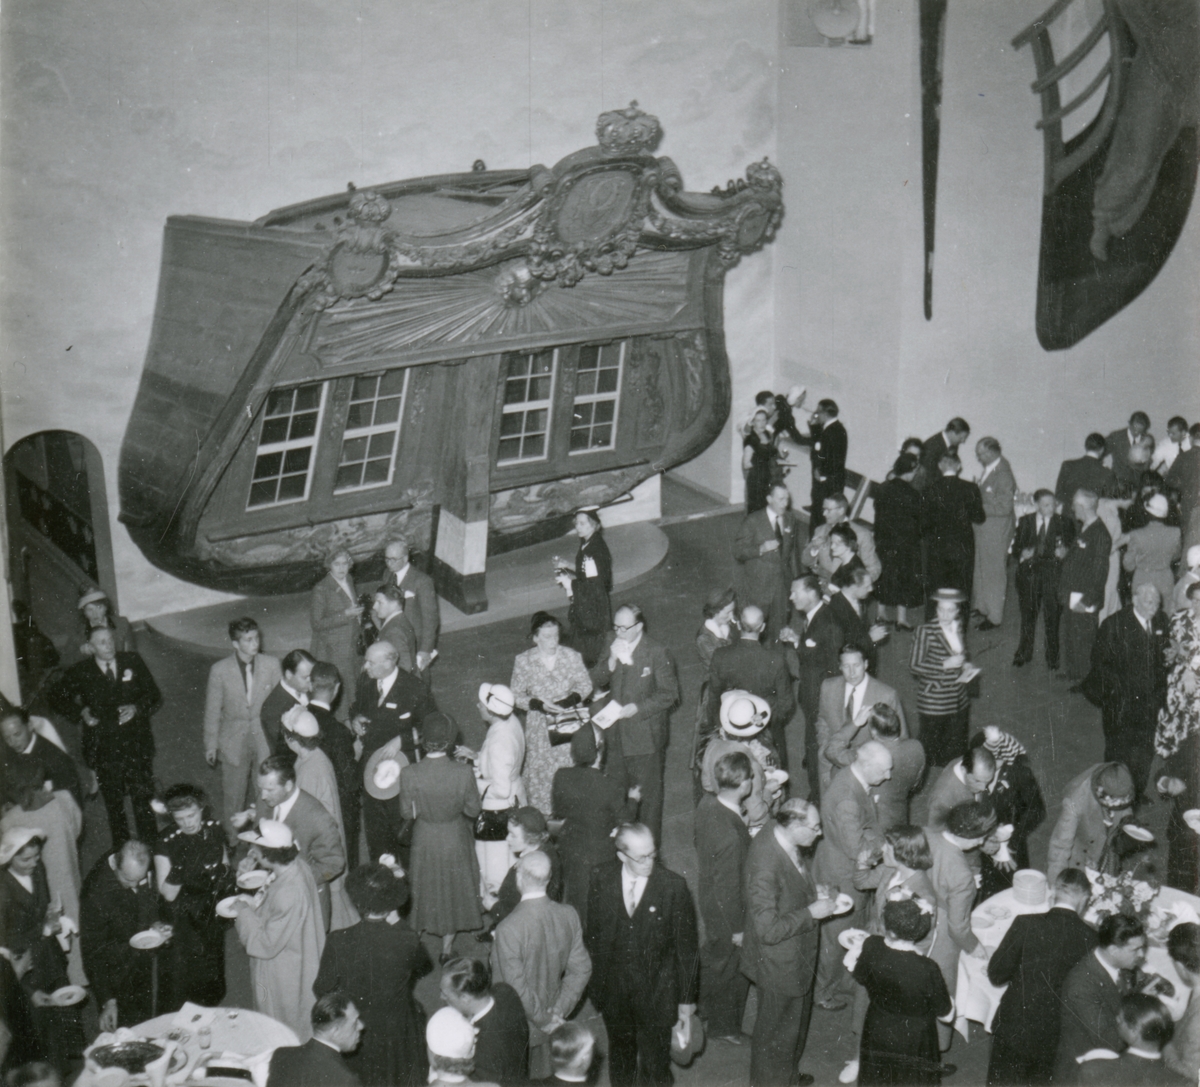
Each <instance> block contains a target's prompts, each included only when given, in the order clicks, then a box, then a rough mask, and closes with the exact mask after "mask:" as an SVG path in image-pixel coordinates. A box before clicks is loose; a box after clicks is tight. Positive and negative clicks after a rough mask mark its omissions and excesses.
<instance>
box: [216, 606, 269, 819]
mask: <svg viewBox="0 0 1200 1087" xmlns="http://www.w3.org/2000/svg"><path fill="white" fill-rule="evenodd" d="M229 640H230V641H231V642H232V643H233V656H231V657H225V658H224V659H223V660H219V661H217V663H216V664H214V665H213V666H212V668H211V669H209V673H208V691H207V693H206V695H205V698H204V757H205V758H206V759H207V760H208V765H209V766H216V764H217V760H218V759H220V762H221V793H222V815H223V816H224V823H225V829H226V831H231V830H232V829H233V823H232V817H233V815H234V813H235V812H239V811H241V810H242V809H244V808H245V807H246V803H247V801H248V799H249V798H250V796H251V792H250V791H251V789H252V788H253V787H254V778H255V775H256V773H257V770H258V764H259V763H260V762H262V761H263V759H265V758H266V757H267V756H268V755H269V754H271V751H270V749H269V748H268V746H267V738H266V735H265V734H264V732H263V729H262V719H261V718H262V707H263V703H264V702H265V701H266V698H267V695H268V694H270V693H271V691H273V690H274V689H275V686H276V685H277V684H278V683H279V681H280V679H281V678H282V675H283V673H282V670H281V669H280V667H279V661H277V660H276V659H275V658H274V657H272V656H270V655H269V654H267V653H262V652H260V649H261V646H262V635H261V634H260V633H259V629H258V624H257V623H256V622H255V621H254V620H253V619H250V618H248V617H246V618H242V619H235V620H233V622H232V623H230V624H229Z"/></svg>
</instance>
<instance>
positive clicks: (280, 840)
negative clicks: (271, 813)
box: [238, 819, 295, 849]
mask: <svg viewBox="0 0 1200 1087" xmlns="http://www.w3.org/2000/svg"><path fill="white" fill-rule="evenodd" d="M238 838H240V839H241V840H242V841H243V842H249V843H250V844H251V845H264V846H266V847H267V848H268V849H287V847H288V846H290V845H295V842H294V841H293V839H292V828H291V827H289V826H288V825H287V823H281V822H280V821H279V820H278V819H260V820H259V821H258V833H257V834H256V833H255V832H254V831H252V830H244V831H242V833H241V834H239V835H238Z"/></svg>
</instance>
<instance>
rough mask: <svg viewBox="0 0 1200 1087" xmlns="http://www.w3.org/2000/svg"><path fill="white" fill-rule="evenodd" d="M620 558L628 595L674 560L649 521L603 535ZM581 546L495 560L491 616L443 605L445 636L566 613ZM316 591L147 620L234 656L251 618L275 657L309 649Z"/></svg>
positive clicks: (616, 580)
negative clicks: (557, 576) (234, 641)
mask: <svg viewBox="0 0 1200 1087" xmlns="http://www.w3.org/2000/svg"><path fill="white" fill-rule="evenodd" d="M604 537H605V539H606V540H607V541H608V546H609V550H610V551H612V556H613V588H614V589H615V590H621V589H629V588H632V587H633V586H635V585H636V584H637V583H638V582H639V581H640V580H641V579H642V578H644V577H646V576H647V575H648V574H650V573H651V572H652V571H654V570H655V569H656V568H657V567H658V566H659V564H660V563H662V561H663V560H664V559H665V558H666V557H667V537H666V536H665V535H664V534H663V532H662V530H661V529H659V528H658V527H657V526H656V525H654V524H651V523H650V522H647V521H643V522H639V523H637V524H632V525H618V526H615V527H613V528H607V529H605V530H604ZM577 547H578V540H577V539H576V537H575V536H574V535H573V534H572V535H570V536H564V537H562V538H561V539H558V540H550V541H547V542H546V543H540V544H534V545H533V546H531V547H524V548H521V549H520V550H519V551H510V552H508V553H507V554H504V555H496V556H494V557H492V558H491V559H489V561H488V572H487V596H488V610H487V611H484V612H480V613H479V614H477V615H464V614H463V613H462V612H461V611H459V610H458V609H457V608H456V607H454V606H453V605H452V604H449V603H447V602H446V601H445V600H443V601H441V613H442V630H443V631H447V632H448V631H454V630H466V629H468V628H470V627H480V626H486V625H487V624H489V623H498V622H500V621H501V620H504V619H513V618H516V617H518V616H531V615H533V613H534V612H535V611H538V610H539V609H545V610H547V611H553V612H555V613H556V614H565V612H566V606H567V597H566V594H565V593H564V592H563V591H562V589H561V588H559V586H558V585H557V584H555V582H554V579H553V568H554V563H553V560H554V556H555V555H558V556H559V557H561V558H563V559H566V560H571V559H573V558H574V556H575V551H576V549H577ZM309 596H310V594H309V593H306V592H305V593H291V594H289V595H287V596H256V597H244V598H243V599H241V600H232V601H229V602H228V603H225V604H214V605H211V606H210V607H206V608H193V609H192V610H190V611H181V612H174V613H171V614H168V615H157V616H154V617H153V618H150V619H147V620H145V623H146V626H147V627H149V628H150V629H151V630H152V631H154V632H155V633H156V634H159V635H161V636H163V637H165V638H169V639H171V640H172V641H174V642H177V643H179V644H181V645H182V646H184V647H186V648H188V649H191V650H193V651H195V652H199V653H204V654H207V655H209V656H214V657H217V656H224V655H225V654H226V653H228V652H229V634H228V626H229V623H230V621H231V620H233V619H237V618H238V617H239V616H242V615H249V616H251V617H252V618H253V619H255V620H257V621H258V625H259V626H260V627H261V628H262V632H263V642H264V645H265V646H266V648H267V649H268V650H269V651H270V652H272V653H276V654H282V653H286V652H287V651H288V650H289V649H302V648H307V647H308V645H309V642H310V641H311V640H312V628H311V626H310V625H309V618H308V609H309Z"/></svg>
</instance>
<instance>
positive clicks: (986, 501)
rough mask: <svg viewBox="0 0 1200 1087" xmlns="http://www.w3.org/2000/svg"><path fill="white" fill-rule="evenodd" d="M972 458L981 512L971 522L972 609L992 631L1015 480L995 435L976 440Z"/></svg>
mask: <svg viewBox="0 0 1200 1087" xmlns="http://www.w3.org/2000/svg"><path fill="white" fill-rule="evenodd" d="M975 459H976V460H977V461H979V463H980V465H981V466H982V467H983V472H982V473H981V474H980V476H979V482H978V484H977V485H978V487H979V493H980V496H981V498H982V500H983V515H984V521H983V524H977V525H975V575H974V580H975V610H976V611H980V612H982V613H983V621H982V622H981V623H980V624H979V629H980V630H995V629H996V628H997V627H998V626H999V625H1000V623H1001V621H1002V620H1003V619H1004V597H1005V594H1006V593H1007V590H1008V549H1009V546H1010V545H1011V544H1012V539H1013V522H1014V515H1013V498H1014V497H1015V496H1016V493H1017V481H1016V479H1015V477H1014V476H1013V470H1012V466H1011V465H1010V464H1009V463H1008V458H1007V457H1005V456H1004V454H1003V451H1002V450H1001V448H1000V443H999V442H998V441H997V440H996V439H995V438H991V437H989V438H980V439H979V441H978V442H977V443H976V445H975Z"/></svg>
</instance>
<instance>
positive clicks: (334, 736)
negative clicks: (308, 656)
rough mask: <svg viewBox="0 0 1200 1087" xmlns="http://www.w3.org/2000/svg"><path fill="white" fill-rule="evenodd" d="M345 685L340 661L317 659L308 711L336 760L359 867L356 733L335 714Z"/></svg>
mask: <svg viewBox="0 0 1200 1087" xmlns="http://www.w3.org/2000/svg"><path fill="white" fill-rule="evenodd" d="M341 688H342V677H341V673H339V672H338V670H337V665H334V664H330V663H329V662H328V661H317V663H316V665H315V666H314V668H313V670H312V695H311V696H310V697H309V700H308V712H309V713H311V714H312V715H313V716H314V717H315V718H316V719H317V728H318V729H320V732H319V733H318V735H317V746H318V747H320V749H321V750H322V751H324V752H325V754H326V755H327V756H328V758H329V761H330V762H331V763H333V773H334V776H335V777H336V778H337V789H338V800H339V802H340V803H341V805H342V821H343V822H344V823H345V824H346V868H347V870H353V869H355V868H357V867H358V829H359V827H360V826H361V825H362V823H361V822H360V819H359V804H360V803H361V799H362V774H361V773H360V771H359V765H358V759H357V758H356V757H355V754H354V733H353V732H352V731H351V730H350V729H349V728H347V727H346V726H345V725H343V724H342V722H341V721H339V720H338V719H337V717H335V716H334V713H333V705H334V703H335V702H337V696H338V692H339V691H340V690H341Z"/></svg>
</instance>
